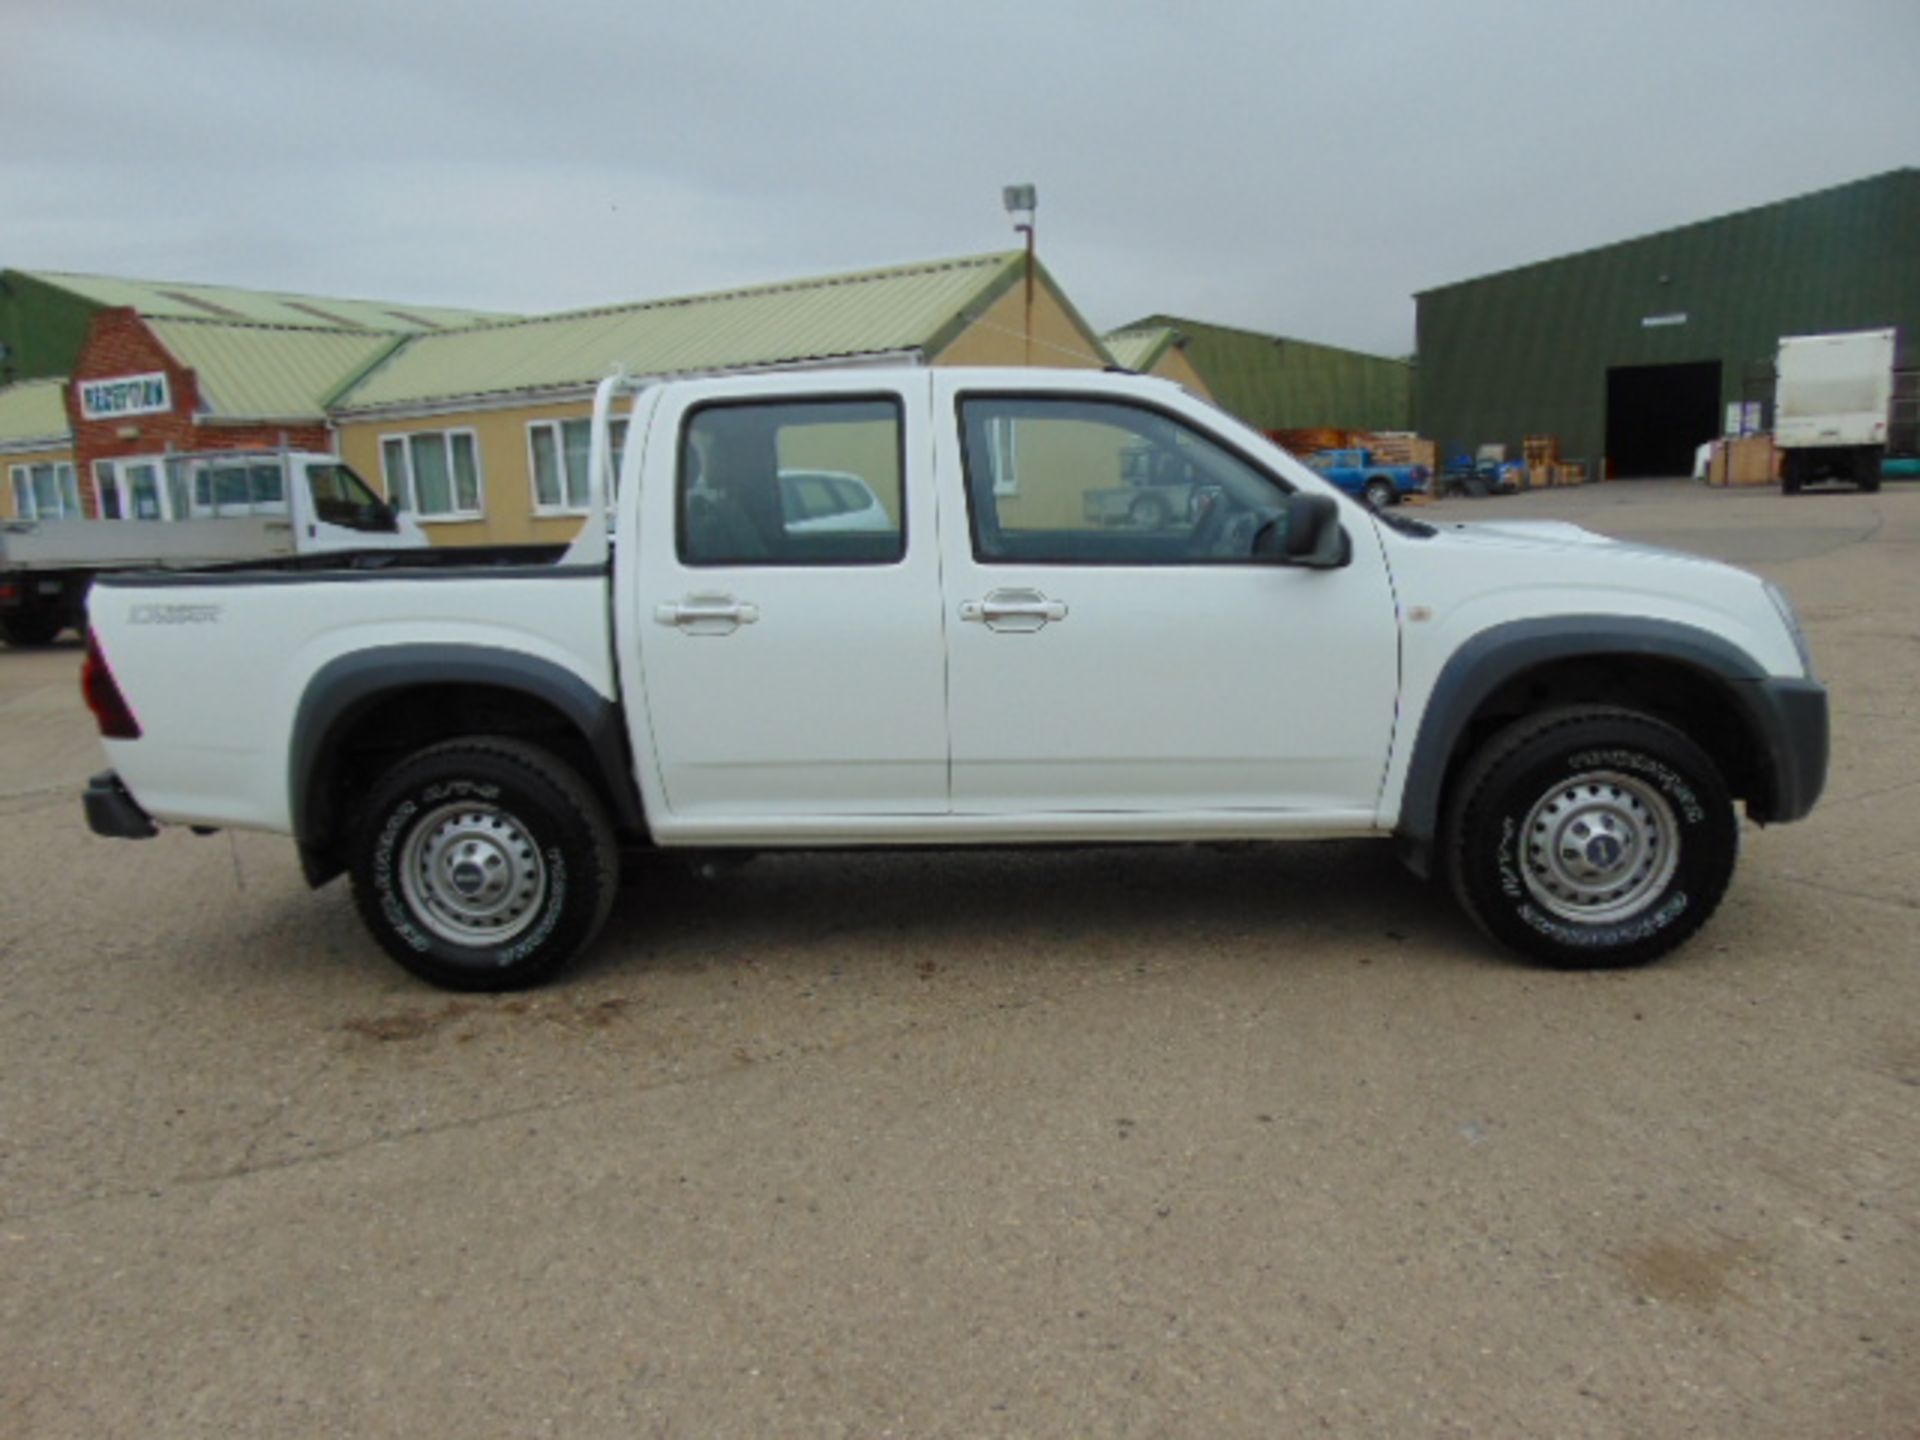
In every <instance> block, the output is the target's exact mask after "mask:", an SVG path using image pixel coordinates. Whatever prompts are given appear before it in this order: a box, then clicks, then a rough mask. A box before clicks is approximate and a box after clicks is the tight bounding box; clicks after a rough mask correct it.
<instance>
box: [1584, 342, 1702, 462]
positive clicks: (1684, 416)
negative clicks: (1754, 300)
mask: <svg viewBox="0 0 1920 1440" xmlns="http://www.w3.org/2000/svg"><path fill="white" fill-rule="evenodd" d="M1719 433H1720V362H1719V361H1718V360H1703V361H1698V362H1696V363H1693V364H1689V365H1616V366H1614V367H1613V368H1612V369H1610V370H1608V371H1607V459H1608V460H1610V461H1611V462H1612V463H1613V473H1614V474H1615V475H1616V476H1617V477H1619V478H1620V479H1623V480H1632V479H1640V478H1643V477H1646V476H1652V475H1691V474H1692V473H1693V452H1694V450H1695V449H1696V448H1698V447H1699V446H1701V445H1703V444H1705V443H1706V442H1707V441H1709V440H1711V439H1713V437H1714V436H1716V435H1718V434H1719Z"/></svg>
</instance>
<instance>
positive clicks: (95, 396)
mask: <svg viewBox="0 0 1920 1440" xmlns="http://www.w3.org/2000/svg"><path fill="white" fill-rule="evenodd" d="M171 409H173V394H172V392H171V391H170V390H169V389H168V388H167V377H166V374H165V372H164V371H159V370H156V371H154V372H153V373H152V374H151V375H121V376H118V377H116V378H115V379H112V380H82V381H81V382H80V417H81V418H82V419H83V420H116V419H118V418H119V417H120V416H122V415H157V414H160V413H162V412H163V411H167V410H171Z"/></svg>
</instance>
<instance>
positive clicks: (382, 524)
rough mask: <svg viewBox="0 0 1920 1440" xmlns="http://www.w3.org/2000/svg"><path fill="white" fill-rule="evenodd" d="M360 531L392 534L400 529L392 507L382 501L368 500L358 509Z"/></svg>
mask: <svg viewBox="0 0 1920 1440" xmlns="http://www.w3.org/2000/svg"><path fill="white" fill-rule="evenodd" d="M357 528H359V529H361V530H383V531H385V532H387V533H388V534H392V533H394V532H395V531H397V530H398V529H399V528H400V520H399V517H398V516H396V515H395V514H394V510H393V506H391V505H389V504H388V503H387V502H386V501H384V500H369V501H368V502H367V503H366V504H364V505H362V506H361V507H360V524H359V526H358V527H357Z"/></svg>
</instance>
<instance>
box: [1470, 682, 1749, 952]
mask: <svg viewBox="0 0 1920 1440" xmlns="http://www.w3.org/2000/svg"><path fill="white" fill-rule="evenodd" d="M1446 840H1447V855H1448V860H1449V868H1450V872H1451V875H1452V880H1453V889H1454V893H1455V895H1456V896H1458V898H1459V900H1460V903H1461V904H1462V906H1463V907H1464V908H1465V909H1466V911H1467V913H1468V914H1469V915H1470V916H1472V917H1473V919H1474V921H1475V922H1476V923H1478V924H1479V926H1480V927H1481V928H1482V929H1483V930H1485V931H1486V932H1487V933H1488V934H1489V935H1491V936H1493V938H1494V939H1496V940H1499V941H1501V942H1502V943H1503V944H1506V945H1509V946H1511V947H1512V948H1514V949H1515V950H1518V951H1520V952H1521V953H1523V954H1525V955H1528V956H1531V957H1532V958H1533V959H1535V960H1539V961H1542V962H1544V963H1546V964H1548V965H1553V966H1557V967H1560V968H1562V969H1598V968H1604V967H1610V966H1623V965H1641V964H1645V963H1646V962H1647V961H1649V960H1655V959H1658V958H1659V957H1660V956H1662V955H1665V954H1666V953H1667V952H1668V951H1670V950H1672V949H1674V948H1675V947H1676V946H1678V945H1680V944H1681V943H1682V942H1683V941H1685V940H1686V939H1688V937H1690V936H1691V935H1692V934H1693V933H1694V932H1695V931H1696V930H1698V929H1699V928H1700V927H1701V926H1702V925H1704V924H1705V923H1706V921H1707V918H1708V917H1709V916H1710V915H1712V914H1713V911H1714V909H1715V907H1716V906H1718V905H1719V903H1720V900H1721V897H1722V896H1723V895H1725V894H1726V890H1727V885H1728V883H1729V882H1730V881H1731V879H1732V877H1733V866H1734V860H1735V857H1736V856H1737V854H1738V852H1739V842H1740V832H1739V824H1738V820H1737V819H1736V817H1735V815H1734V812H1733V802H1732V800H1731V798H1730V797H1729V796H1728V794H1727V788H1726V784H1725V782H1724V781H1723V780H1722V779H1721V777H1720V773H1719V771H1718V770H1717V769H1716V768H1715V766H1714V763H1713V761H1712V760H1711V759H1710V758H1708V756H1707V754H1706V753H1705V752H1704V751H1703V750H1701V749H1700V747H1699V746H1697V745H1695V744H1694V743H1693V742H1692V741H1691V740H1689V739H1688V738H1687V737H1686V736H1685V735H1682V734H1681V733H1680V732H1679V731H1678V730H1675V729H1674V728H1673V727H1672V726H1670V725H1665V724H1663V723H1661V722H1660V721H1658V720H1655V719H1653V718H1652V717H1650V716H1646V715H1641V714H1638V713H1636V712H1634V711H1629V710H1614V709H1605V708H1601V707H1578V708H1568V709H1563V710H1554V711H1548V712H1545V713H1542V714H1540V715H1535V716H1529V717H1527V718H1526V719H1523V720H1520V721H1517V722H1515V723H1514V724H1513V725H1510V726H1508V727H1507V728H1506V729H1505V730H1503V731H1501V732H1500V733H1499V734H1497V735H1495V736H1494V737H1493V738H1492V739H1491V740H1489V741H1488V742H1487V743H1486V744H1485V745H1484V746H1483V747H1482V748H1481V750H1480V752H1479V753H1478V754H1477V755H1476V756H1475V757H1474V758H1473V760H1472V761H1471V762H1470V763H1469V764H1468V766H1467V769H1466V771H1465V773H1464V774H1463V775H1462V777H1461V779H1460V783H1459V784H1458V786H1457V787H1456V789H1455V794H1454V800H1453V803H1452V806H1451V808H1450V812H1449V816H1448V823H1447V837H1446Z"/></svg>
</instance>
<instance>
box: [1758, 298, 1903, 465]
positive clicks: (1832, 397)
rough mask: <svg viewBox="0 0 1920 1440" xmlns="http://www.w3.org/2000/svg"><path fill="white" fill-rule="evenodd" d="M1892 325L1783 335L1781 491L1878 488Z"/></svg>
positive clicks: (1778, 427) (1776, 437)
mask: <svg viewBox="0 0 1920 1440" xmlns="http://www.w3.org/2000/svg"><path fill="white" fill-rule="evenodd" d="M1894 340H1895V335H1894V332H1893V331H1892V330H1852V331H1846V332H1844V333H1839V334H1833V335H1786V336H1782V337H1781V340H1780V353H1779V355H1778V357H1777V358H1776V360H1775V362H1774V375H1775V380H1774V401H1773V443H1774V445H1775V447H1776V448H1777V449H1778V450H1779V451H1780V488H1781V489H1782V490H1783V491H1785V492H1786V493H1787V494H1789V495H1796V494H1798V493H1799V492H1800V491H1801V490H1802V489H1803V488H1804V487H1805V486H1807V485H1808V484H1810V483H1812V482H1814V481H1816V480H1850V481H1852V482H1853V483H1854V485H1856V486H1857V487H1859V489H1860V490H1862V491H1864V492H1869V493H1870V492H1872V491H1875V490H1878V489H1879V488H1880V466H1881V462H1882V461H1883V460H1884V459H1885V458H1886V453H1887V423H1888V416H1889V412H1890V411H1891V408H1892V405H1893V359H1894V348H1895V347H1894Z"/></svg>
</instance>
